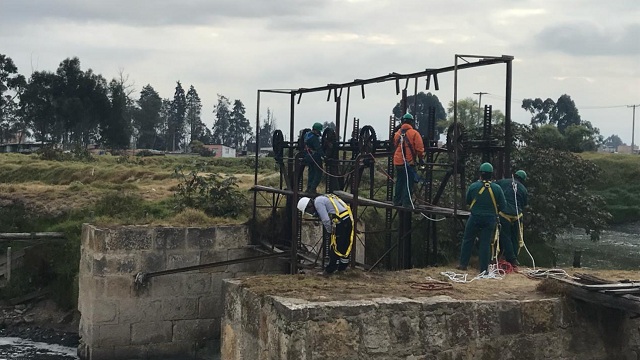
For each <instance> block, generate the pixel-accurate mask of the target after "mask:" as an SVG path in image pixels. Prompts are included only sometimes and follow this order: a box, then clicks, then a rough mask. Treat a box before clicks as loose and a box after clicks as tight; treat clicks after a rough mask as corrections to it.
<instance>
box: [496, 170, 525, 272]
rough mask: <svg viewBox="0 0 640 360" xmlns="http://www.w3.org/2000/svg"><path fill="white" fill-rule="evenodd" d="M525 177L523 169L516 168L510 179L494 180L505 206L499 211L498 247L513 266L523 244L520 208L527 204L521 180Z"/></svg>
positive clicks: (515, 264)
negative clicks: (498, 186) (502, 193)
mask: <svg viewBox="0 0 640 360" xmlns="http://www.w3.org/2000/svg"><path fill="white" fill-rule="evenodd" d="M526 179H527V173H526V172H524V170H518V171H516V172H515V174H514V175H513V178H511V179H502V180H498V181H496V184H498V185H500V187H501V188H502V191H503V192H504V197H505V199H506V202H507V204H506V205H507V206H506V207H505V208H504V210H502V211H501V212H500V248H501V249H502V252H503V254H504V258H505V259H506V260H507V261H508V262H510V263H511V265H513V266H518V265H520V264H519V263H518V253H519V252H520V247H521V246H522V245H523V244H524V240H523V239H524V238H523V236H522V230H523V229H522V209H524V208H525V206H527V198H528V196H529V194H528V192H527V188H526V187H525V186H524V184H523V182H524V181H525V180H526Z"/></svg>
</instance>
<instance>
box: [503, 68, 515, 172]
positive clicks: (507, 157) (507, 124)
mask: <svg viewBox="0 0 640 360" xmlns="http://www.w3.org/2000/svg"><path fill="white" fill-rule="evenodd" d="M512 65H513V62H512V60H509V61H507V80H506V89H505V97H504V99H505V100H504V143H505V144H504V166H503V167H502V177H503V178H505V177H509V176H510V175H511V144H512V143H513V138H512V137H513V136H512V132H511V88H512V81H511V79H512V73H513V70H512V68H513V66H512Z"/></svg>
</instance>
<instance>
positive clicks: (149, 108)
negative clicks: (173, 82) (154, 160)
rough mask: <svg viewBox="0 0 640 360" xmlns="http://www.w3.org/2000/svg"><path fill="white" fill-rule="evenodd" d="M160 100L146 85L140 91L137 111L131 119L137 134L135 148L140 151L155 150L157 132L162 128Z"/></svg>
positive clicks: (149, 86) (151, 88) (156, 93)
mask: <svg viewBox="0 0 640 360" xmlns="http://www.w3.org/2000/svg"><path fill="white" fill-rule="evenodd" d="M161 108H162V98H160V95H158V92H156V91H155V89H154V88H153V87H152V86H151V85H149V84H147V85H146V86H144V87H143V88H142V90H141V91H140V98H139V99H138V109H137V110H136V112H135V115H134V117H133V125H134V127H135V128H136V130H137V132H138V139H137V144H136V146H137V147H138V148H140V149H156V142H157V140H158V131H159V130H160V128H161V127H162V121H161V118H160V109H161Z"/></svg>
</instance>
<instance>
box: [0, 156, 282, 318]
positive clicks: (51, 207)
mask: <svg viewBox="0 0 640 360" xmlns="http://www.w3.org/2000/svg"><path fill="white" fill-rule="evenodd" d="M53 154H55V155H53V156H51V157H48V158H49V159H50V160H43V159H42V158H43V156H42V154H38V155H36V154H33V155H20V154H1V155H0V171H1V172H2V173H3V174H4V176H3V177H2V180H0V201H2V206H0V228H1V229H3V231H5V232H44V231H54V232H63V233H64V234H65V236H66V238H67V240H66V241H65V242H64V243H60V242H56V243H48V244H43V245H38V246H35V247H33V248H31V249H29V250H28V252H27V254H26V255H25V264H26V266H25V267H23V269H21V270H19V271H16V272H15V273H14V276H13V279H14V280H15V281H12V283H11V284H10V285H9V286H7V287H5V288H3V289H1V290H0V297H2V298H5V299H6V298H12V297H15V296H18V295H22V294H25V293H28V292H30V291H34V290H37V289H40V288H45V287H46V288H49V289H50V290H51V292H52V297H53V298H54V299H55V300H56V301H57V302H58V304H60V305H61V306H63V307H67V308H72V307H74V306H75V302H76V300H77V279H76V277H77V272H78V263H79V256H80V235H81V229H82V224H83V223H87V222H90V223H93V224H97V225H100V226H103V225H114V224H119V225H129V224H151V225H174V226H206V225H212V224H221V223H222V224H228V223H240V222H244V221H246V209H247V206H248V205H247V202H246V201H245V197H244V190H245V189H246V188H247V187H248V185H249V183H253V171H254V162H255V158H253V157H251V158H203V157H201V156H198V155H194V156H153V157H136V156H111V155H104V156H98V157H91V156H89V157H84V156H81V157H77V156H75V154H63V155H62V156H64V158H58V156H59V155H60V154H59V153H58V152H55V153H53ZM258 164H259V172H260V175H261V176H264V175H265V174H271V173H273V171H274V170H273V169H274V162H273V159H272V158H260V159H259V163H258ZM176 169H177V170H176ZM179 174H182V175H183V176H176V175H179ZM185 174H191V175H192V177H189V175H185ZM234 174H236V175H237V176H238V177H234V176H231V175H234ZM248 174H251V175H248ZM240 179H242V180H244V183H243V182H240ZM190 180H195V182H191V183H190V182H189V181H190ZM187 194H188V196H187ZM231 216H233V217H235V218H231ZM9 246H11V247H12V248H13V249H19V248H21V247H24V243H19V242H14V243H12V244H9Z"/></svg>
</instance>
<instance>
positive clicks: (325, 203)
mask: <svg viewBox="0 0 640 360" xmlns="http://www.w3.org/2000/svg"><path fill="white" fill-rule="evenodd" d="M298 210H300V211H302V213H303V214H304V213H307V214H310V215H312V216H315V217H318V218H320V220H321V221H322V225H323V226H324V228H325V229H326V230H327V232H329V233H331V246H330V250H329V263H328V264H327V266H326V267H325V269H324V270H325V273H327V274H331V273H333V272H334V271H336V270H338V271H343V270H345V269H346V268H347V266H348V265H349V254H351V247H352V246H353V216H352V215H351V208H350V207H349V205H347V204H346V203H345V202H344V201H342V199H340V198H339V197H337V196H335V195H333V194H327V195H319V196H317V197H316V198H315V199H313V200H312V199H311V198H308V197H303V198H300V200H299V201H298Z"/></svg>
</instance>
